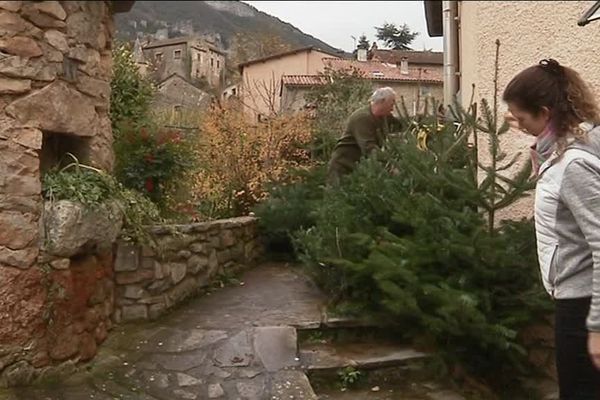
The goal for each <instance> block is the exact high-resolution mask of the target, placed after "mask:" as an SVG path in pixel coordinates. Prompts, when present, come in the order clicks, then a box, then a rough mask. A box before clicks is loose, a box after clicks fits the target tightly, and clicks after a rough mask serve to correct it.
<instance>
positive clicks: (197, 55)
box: [196, 53, 202, 61]
mask: <svg viewBox="0 0 600 400" xmlns="http://www.w3.org/2000/svg"><path fill="white" fill-rule="evenodd" d="M196 60H198V61H202V54H200V53H198V54H196Z"/></svg>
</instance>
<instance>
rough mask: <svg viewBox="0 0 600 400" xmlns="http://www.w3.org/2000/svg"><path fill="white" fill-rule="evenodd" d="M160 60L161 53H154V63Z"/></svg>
mask: <svg viewBox="0 0 600 400" xmlns="http://www.w3.org/2000/svg"><path fill="white" fill-rule="evenodd" d="M162 58H163V53H156V54H155V55H154V59H155V60H156V61H162Z"/></svg>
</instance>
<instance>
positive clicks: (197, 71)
mask: <svg viewBox="0 0 600 400" xmlns="http://www.w3.org/2000/svg"><path fill="white" fill-rule="evenodd" d="M199 76H200V70H199V69H197V70H196V78H197V77H199Z"/></svg>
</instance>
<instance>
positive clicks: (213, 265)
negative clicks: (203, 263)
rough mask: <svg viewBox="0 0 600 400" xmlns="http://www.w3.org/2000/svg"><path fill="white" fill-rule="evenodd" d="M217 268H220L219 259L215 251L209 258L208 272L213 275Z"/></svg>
mask: <svg viewBox="0 0 600 400" xmlns="http://www.w3.org/2000/svg"><path fill="white" fill-rule="evenodd" d="M217 268H219V259H218V257H217V251H216V250H213V251H211V253H210V256H209V257H208V270H209V274H211V275H212V274H213V273H214V272H215V271H216V270H217Z"/></svg>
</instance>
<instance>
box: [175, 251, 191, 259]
mask: <svg viewBox="0 0 600 400" xmlns="http://www.w3.org/2000/svg"><path fill="white" fill-rule="evenodd" d="M191 256H192V253H191V252H189V251H188V250H181V251H180V252H179V253H177V258H178V259H180V260H187V259H188V258H190V257H191Z"/></svg>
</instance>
